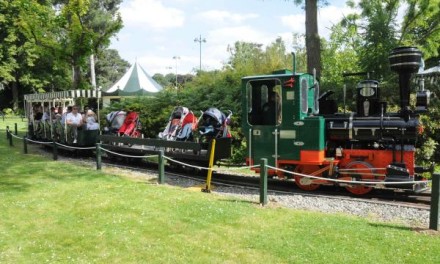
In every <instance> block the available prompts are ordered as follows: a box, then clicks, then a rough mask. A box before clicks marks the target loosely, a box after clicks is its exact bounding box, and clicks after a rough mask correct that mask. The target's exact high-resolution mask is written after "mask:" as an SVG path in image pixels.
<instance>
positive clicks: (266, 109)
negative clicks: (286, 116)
mask: <svg viewBox="0 0 440 264" xmlns="http://www.w3.org/2000/svg"><path fill="white" fill-rule="evenodd" d="M262 110H263V116H262V117H263V124H264V125H277V124H279V123H280V122H281V104H280V96H279V95H278V93H276V92H274V91H271V92H270V93H269V100H268V101H267V102H266V103H265V104H264V105H263V107H262Z"/></svg>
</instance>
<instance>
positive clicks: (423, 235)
mask: <svg viewBox="0 0 440 264" xmlns="http://www.w3.org/2000/svg"><path fill="white" fill-rule="evenodd" d="M4 124H5V122H0V129H1V130H0V132H1V133H0V157H1V159H0V167H1V176H0V201H1V203H0V262H1V263H42V262H57V263H58V262H59V263H71V262H74V263H91V262H96V263H139V262H140V263H144V262H145V263H208V262H209V263H439V262H440V255H439V254H438V252H440V236H439V235H438V233H437V232H427V231H423V232H415V231H413V230H411V229H410V228H408V227H404V226H400V225H393V224H381V223H374V222H371V221H370V220H368V219H361V218H356V217H351V216H345V215H328V214H322V213H317V212H310V211H300V210H289V209H285V208H278V207H274V206H269V207H265V208H262V207H260V206H258V205H256V204H254V203H251V202H247V201H241V200H235V199H233V198H227V197H220V196H215V195H208V194H205V193H199V192H191V191H185V190H182V189H180V188H174V187H170V186H158V185H156V184H153V183H150V182H148V181H139V180H138V181H133V180H130V179H127V178H123V177H118V176H116V175H110V174H105V173H103V172H100V171H96V170H93V169H90V168H82V167H79V166H76V165H72V164H69V163H63V162H56V161H51V160H48V159H45V158H44V157H40V156H38V155H37V154H28V155H24V154H22V148H21V142H18V141H14V142H17V144H16V146H14V147H9V145H8V144H7V142H6V136H5V133H4ZM19 127H20V128H22V127H25V125H19Z"/></svg>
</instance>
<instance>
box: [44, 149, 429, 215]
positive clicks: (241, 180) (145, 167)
mask: <svg viewBox="0 0 440 264" xmlns="http://www.w3.org/2000/svg"><path fill="white" fill-rule="evenodd" d="M45 153H46V154H48V155H50V151H48V150H46V151H45ZM60 154H61V153H60ZM70 156H71V155H70ZM74 156H75V157H69V155H67V156H66V155H62V156H60V158H61V159H69V160H72V161H79V162H86V163H89V164H90V166H94V165H95V159H94V158H92V157H78V156H77V155H74ZM133 161H134V162H133ZM102 162H103V163H102V164H103V166H107V167H116V168H119V169H124V170H129V171H136V172H141V173H145V174H152V175H157V173H158V172H157V164H155V163H151V162H144V161H140V160H139V159H131V158H120V157H119V158H114V157H113V158H106V157H103V161H102ZM225 170H227V169H225ZM165 171H166V175H167V177H177V178H184V179H189V180H193V181H196V182H200V185H202V184H204V183H205V182H206V171H202V170H197V169H185V168H184V169H182V168H178V169H176V168H174V167H171V166H167V168H166V169H165ZM259 181H260V178H259V177H258V175H257V174H255V176H254V175H245V176H244V175H238V174H237V173H234V174H229V173H223V172H221V173H220V172H216V171H214V173H213V177H212V184H213V185H214V186H219V185H222V186H231V187H240V188H248V189H254V190H258V189H259ZM214 191H215V189H214ZM268 192H269V195H270V194H283V195H301V196H307V197H318V198H319V197H321V198H328V199H335V200H338V199H340V200H346V201H355V202H356V201H357V202H367V203H377V204H389V205H394V206H404V207H410V208H417V209H423V210H429V207H430V201H431V194H430V192H422V193H414V192H409V191H403V190H402V191H400V190H393V189H375V190H374V191H372V192H371V193H369V194H366V195H363V196H354V195H353V194H351V193H349V192H347V191H346V190H345V189H344V188H342V187H338V186H321V187H320V188H319V189H318V190H315V191H304V190H301V189H299V188H298V187H297V186H296V184H295V182H294V181H293V180H278V179H268Z"/></svg>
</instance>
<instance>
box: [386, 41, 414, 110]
mask: <svg viewBox="0 0 440 264" xmlns="http://www.w3.org/2000/svg"><path fill="white" fill-rule="evenodd" d="M388 58H389V60H390V66H391V70H393V71H395V72H397V74H399V87H400V109H401V111H402V114H405V113H406V112H407V110H408V105H409V94H410V89H409V79H410V78H411V74H412V73H415V72H417V71H418V70H419V67H420V63H421V59H422V52H421V51H420V50H418V49H417V48H415V47H398V48H395V49H393V50H392V51H391V53H390V56H389V57H388Z"/></svg>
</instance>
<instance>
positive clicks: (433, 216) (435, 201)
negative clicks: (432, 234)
mask: <svg viewBox="0 0 440 264" xmlns="http://www.w3.org/2000/svg"><path fill="white" fill-rule="evenodd" d="M439 196H440V174H438V173H434V174H433V175H432V189H431V210H430V212H429V229H434V230H438V213H439V208H440V199H439V198H440V197H439Z"/></svg>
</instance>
